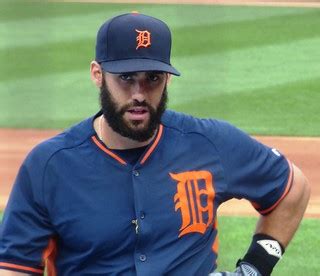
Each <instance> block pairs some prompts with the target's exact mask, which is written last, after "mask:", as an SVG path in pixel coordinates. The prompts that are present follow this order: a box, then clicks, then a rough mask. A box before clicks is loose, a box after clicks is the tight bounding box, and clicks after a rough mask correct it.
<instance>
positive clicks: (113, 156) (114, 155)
mask: <svg viewBox="0 0 320 276" xmlns="http://www.w3.org/2000/svg"><path fill="white" fill-rule="evenodd" d="M91 138H92V140H93V142H94V143H95V144H96V145H97V146H98V147H99V148H100V149H101V150H103V151H104V152H105V153H106V154H108V155H110V156H111V157H112V158H114V159H116V160H117V161H118V162H119V163H121V164H122V165H126V164H127V162H126V161H124V160H123V159H122V158H121V157H119V156H118V155H116V154H115V153H113V152H112V151H111V150H108V149H107V148H106V147H105V146H104V145H102V144H101V143H100V142H99V140H98V139H97V138H96V137H95V136H92V137H91Z"/></svg>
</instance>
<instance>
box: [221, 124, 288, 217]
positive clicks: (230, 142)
mask: <svg viewBox="0 0 320 276" xmlns="http://www.w3.org/2000/svg"><path fill="white" fill-rule="evenodd" d="M215 141H216V146H217V150H218V152H219V154H220V158H221V161H222V164H223V167H224V173H225V178H226V183H227V186H226V189H225V194H224V195H225V196H224V200H228V199H230V198H238V199H241V198H245V199H247V200H249V201H250V202H251V204H252V205H253V206H254V208H255V209H256V210H257V211H258V212H259V213H260V214H262V215H265V214H268V213H270V212H271V211H272V210H273V209H274V208H275V207H276V206H277V205H278V204H279V203H280V202H281V200H282V199H283V198H284V197H285V195H286V194H287V193H288V192H289V190H290V187H291V184H292V178H293V175H292V167H291V163H290V161H289V160H287V159H286V158H285V156H283V155H282V154H281V153H280V152H279V151H278V150H276V149H274V148H270V147H268V146H266V145H264V144H262V143H260V142H258V141H257V140H255V139H253V138H252V137H250V136H249V135H247V134H246V133H244V132H243V131H241V130H239V129H237V128H236V127H234V126H232V125H230V124H228V123H225V122H220V123H219V125H218V127H217V133H216V139H215Z"/></svg>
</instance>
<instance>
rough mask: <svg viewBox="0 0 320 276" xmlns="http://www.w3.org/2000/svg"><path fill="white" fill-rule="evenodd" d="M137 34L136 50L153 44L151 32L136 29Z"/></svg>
mask: <svg viewBox="0 0 320 276" xmlns="http://www.w3.org/2000/svg"><path fill="white" fill-rule="evenodd" d="M136 32H137V33H138V35H137V47H136V50H138V49H139V48H141V47H143V48H147V47H149V46H150V45H151V33H150V32H148V31H147V30H144V31H140V30H137V29H136Z"/></svg>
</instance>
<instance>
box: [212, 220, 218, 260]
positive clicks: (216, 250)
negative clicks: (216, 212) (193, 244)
mask: <svg viewBox="0 0 320 276" xmlns="http://www.w3.org/2000/svg"><path fill="white" fill-rule="evenodd" d="M217 227H218V220H217V218H215V220H214V223H213V228H214V229H217ZM212 251H213V252H214V253H215V254H216V255H218V252H219V237H218V233H217V235H216V238H215V239H214V241H213V244H212Z"/></svg>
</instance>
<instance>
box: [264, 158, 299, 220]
mask: <svg viewBox="0 0 320 276" xmlns="http://www.w3.org/2000/svg"><path fill="white" fill-rule="evenodd" d="M288 163H289V168H290V172H289V179H288V182H287V186H286V189H285V190H284V192H283V194H282V196H281V197H280V198H279V199H278V201H277V202H276V203H275V204H273V205H272V206H271V207H269V208H268V209H266V210H262V211H259V213H260V214H261V215H264V214H266V213H269V212H270V211H272V210H273V209H274V208H275V207H277V206H278V204H279V203H280V202H281V200H282V199H284V197H285V196H286V195H287V194H288V192H289V190H290V188H291V185H292V182H293V181H292V178H293V168H292V165H291V162H290V161H289V160H288Z"/></svg>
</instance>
